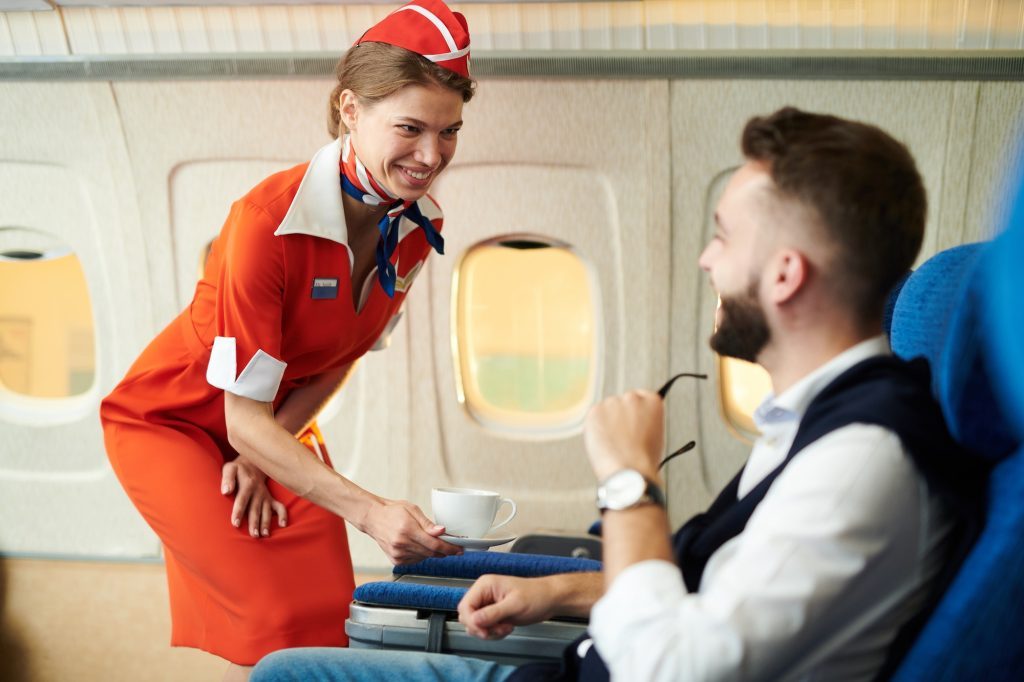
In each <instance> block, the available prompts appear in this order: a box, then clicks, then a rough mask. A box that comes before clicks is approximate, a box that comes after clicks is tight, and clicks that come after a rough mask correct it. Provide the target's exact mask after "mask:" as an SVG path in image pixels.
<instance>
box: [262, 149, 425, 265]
mask: <svg viewBox="0 0 1024 682" xmlns="http://www.w3.org/2000/svg"><path fill="white" fill-rule="evenodd" d="M340 163H341V139H340V138H339V139H337V140H335V141H334V142H331V143H330V144H328V145H326V146H324V147H321V148H320V149H319V150H318V151H317V153H316V154H314V155H313V158H312V159H311V160H310V162H309V166H308V167H307V168H306V174H305V175H303V176H302V182H300V183H299V189H298V190H297V191H296V192H295V197H294V198H293V199H292V204H291V206H289V207H288V212H287V213H286V214H285V216H284V220H282V221H281V224H280V225H278V227H277V230H275V231H274V235H275V236H281V235H285V234H308V235H312V236H314V237H323V238H324V239H330V240H331V241H335V242H338V243H339V244H344V245H345V246H348V227H347V226H346V224H345V207H344V205H343V204H342V191H341V176H340V172H341V171H340ZM416 205H417V206H418V207H419V209H420V212H421V213H422V214H423V215H424V216H426V217H427V219H429V220H431V221H437V220H439V219H440V218H441V217H442V214H441V209H440V207H439V206H438V205H437V204H436V203H435V202H434V200H433V198H431V197H430V195H427V194H425V195H423V197H422V198H421V199H419V200H418V201H417V202H416ZM417 228H418V225H416V223H414V222H413V221H411V220H409V219H408V218H406V217H404V216H403V217H402V221H401V222H400V223H399V232H398V241H399V242H401V241H402V240H403V239H405V238H406V237H407V236H408V235H410V234H412V233H413V232H415V231H416V229H417Z"/></svg>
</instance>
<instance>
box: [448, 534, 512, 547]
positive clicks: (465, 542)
mask: <svg viewBox="0 0 1024 682" xmlns="http://www.w3.org/2000/svg"><path fill="white" fill-rule="evenodd" d="M441 539H442V540H444V541H445V542H450V543H452V544H453V545H458V546H459V547H465V548H466V549H489V548H491V547H495V546H497V545H505V544H508V543H509V542H512V541H513V540H515V539H516V536H515V535H512V536H509V537H507V538H492V537H486V538H467V537H463V536H461V535H442V536H441Z"/></svg>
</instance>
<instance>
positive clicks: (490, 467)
mask: <svg viewBox="0 0 1024 682" xmlns="http://www.w3.org/2000/svg"><path fill="white" fill-rule="evenodd" d="M330 89H331V83H330V81H329V80H327V79H293V80H292V79H282V80H245V81H235V82H231V81H159V82H114V83H71V84H69V83H2V84H0V116H2V120H3V121H4V126H5V128H7V129H10V130H17V131H18V135H4V136H3V138H2V140H0V173H2V177H3V182H2V183H0V188H2V189H0V192H2V194H3V200H2V201H0V225H3V226H11V225H16V226H21V227H32V228H36V229H39V230H43V231H46V232H50V233H52V234H54V235H56V236H58V237H60V238H61V239H62V240H64V241H65V242H66V243H67V244H68V245H69V246H71V247H72V248H73V249H74V251H75V252H76V254H77V255H78V256H79V258H80V259H81V261H82V264H83V268H84V270H85V273H86V276H87V280H88V282H89V292H90V296H91V300H92V304H93V314H94V317H95V321H96V334H97V344H96V347H97V354H98V374H97V385H96V387H95V390H94V391H92V392H91V393H89V394H87V397H86V398H84V399H83V400H85V401H87V402H88V403H89V404H91V405H92V406H93V407H94V406H95V405H96V404H97V401H98V399H99V397H101V396H102V395H104V394H105V393H106V392H107V391H109V390H110V388H112V387H113V385H114V384H115V383H116V381H117V380H118V379H119V378H120V377H121V376H122V375H123V373H124V371H125V370H126V369H127V367H128V365H129V364H130V363H131V362H132V360H133V359H134V357H135V355H136V354H137V352H138V351H139V350H140V349H141V348H142V347H143V345H144V344H145V343H146V342H147V341H148V339H149V338H150V337H151V336H152V335H153V334H155V333H156V332H157V331H158V330H159V329H160V328H161V327H162V326H163V325H165V324H166V323H167V322H168V321H169V320H170V319H171V318H172V317H173V316H174V315H176V314H177V313H178V312H179V311H180V310H181V308H182V307H183V306H185V305H186V304H187V303H188V301H189V299H190V298H191V290H192V287H193V285H194V282H195V279H196V278H197V276H198V271H199V266H200V262H201V258H202V253H203V249H204V247H205V245H206V243H208V241H209V240H210V239H212V238H213V237H214V236H215V235H216V232H217V230H218V229H219V227H220V224H221V221H222V219H223V217H224V216H225V215H226V213H227V210H228V207H229V205H230V202H231V201H233V200H234V199H235V198H237V197H238V196H240V195H241V194H242V193H243V192H244V191H245V190H246V189H247V188H248V187H249V186H251V185H252V184H254V183H255V182H256V181H258V180H259V179H261V178H262V177H264V176H265V175H266V174H268V173H269V172H271V171H272V170H275V169H278V168H286V167H288V166H291V165H293V164H295V163H300V162H302V161H304V160H306V159H308V158H309V157H310V156H311V155H312V153H313V152H314V151H315V150H316V149H317V148H318V147H319V146H321V145H322V144H324V143H326V142H327V141H328V139H327V135H326V131H325V127H324V126H325V123H324V111H325V109H326V104H325V102H326V97H327V94H328V93H329V92H330ZM784 104H794V105H797V106H802V107H805V108H808V109H812V110H820V111H829V112H833V113H836V114H839V115H845V116H851V117H854V118H858V119H862V120H866V121H870V122H874V123H877V124H879V125H881V126H882V127H884V128H886V129H887V130H889V131H891V132H892V133H894V134H895V135H896V136H897V137H899V138H900V139H902V140H904V141H905V142H906V143H907V144H908V145H909V147H910V148H911V150H912V152H913V153H914V155H915V157H916V158H917V160H918V164H919V167H920V168H921V171H922V173H923V175H924V178H925V183H926V187H927V190H928V195H929V198H930V202H931V209H930V211H929V218H928V233H927V239H926V243H925V248H924V250H923V253H922V259H923V258H925V257H927V256H928V255H930V254H932V253H934V252H935V251H937V250H940V249H942V248H946V247H948V246H951V245H953V244H958V243H963V242H967V241H974V240H977V239H981V238H984V237H986V236H987V235H989V234H990V233H991V231H992V229H993V226H994V225H995V224H998V219H999V217H1000V213H999V211H1001V210H1002V208H1001V207H1000V206H1001V204H1000V202H999V201H998V198H999V194H1000V191H1001V190H1000V178H1001V174H1002V171H1003V169H1004V167H1005V166H1004V164H1005V162H1006V160H1007V154H1008V152H1009V150H1011V149H1012V148H1013V145H1012V141H1013V140H1014V139H1015V138H1014V131H1015V130H1016V128H1015V125H1016V124H1015V117H1017V116H1018V114H1019V112H1020V110H1021V109H1022V104H1024V85H1022V84H1020V83H977V82H917V83H915V82H807V81H778V80H771V81H754V80H720V81H712V80H699V81H698V80H672V81H668V80H665V79H646V80H645V79H635V80H611V79H573V80H568V79H566V80H551V79H547V80H530V79H520V78H515V79H513V78H485V79H482V80H481V82H480V86H479V91H478V95H477V97H476V98H475V99H474V100H473V101H472V102H471V103H469V104H468V105H467V106H466V109H465V120H466V126H465V128H464V132H463V133H462V135H461V141H460V147H459V151H458V155H457V157H456V161H455V163H454V164H453V165H452V166H451V167H450V168H449V170H448V171H447V174H446V176H442V178H441V179H440V180H439V181H438V185H437V187H436V195H437V197H438V199H439V201H440V203H441V204H442V206H444V207H445V209H446V225H445V235H446V240H447V244H448V251H447V254H446V255H445V256H444V257H438V256H436V255H435V256H433V257H432V258H431V259H430V261H429V264H428V266H427V269H426V271H425V274H424V276H422V277H421V278H420V279H419V281H418V283H417V284H416V286H415V287H414V291H413V293H412V294H411V296H410V297H409V299H408V303H407V305H406V316H405V318H404V319H403V321H402V323H401V324H400V325H399V327H398V329H397V332H396V334H395V336H394V338H393V343H392V347H391V348H390V349H388V350H387V351H384V352H383V353H372V354H370V356H368V357H367V358H366V359H364V360H363V361H362V362H361V363H360V365H359V366H358V368H357V370H356V372H355V373H354V375H353V377H352V378H351V380H350V382H349V385H348V386H346V387H345V388H344V389H343V391H342V392H341V394H340V395H339V398H338V401H337V403H336V405H334V406H332V409H331V410H330V414H328V415H326V418H325V419H323V420H322V421H321V426H322V428H323V430H324V433H325V436H326V438H327V442H328V448H329V450H330V451H331V453H332V456H333V458H334V460H335V462H336V466H337V467H338V469H339V470H340V471H342V472H343V473H344V474H345V475H347V476H350V477H352V478H353V479H354V480H356V481H357V482H359V483H360V484H362V485H364V486H365V487H367V488H368V489H370V490H372V491H374V492H377V493H380V494H382V495H385V496H389V497H401V498H408V499H411V500H413V501H414V502H416V503H418V504H420V505H422V506H423V507H424V508H425V509H429V490H430V488H431V487H432V486H434V485H465V486H471V487H487V488H492V489H497V490H500V491H502V492H503V493H504V494H507V495H509V496H511V497H513V498H515V499H516V500H517V501H518V502H519V503H520V515H519V518H517V520H516V521H515V522H514V525H513V526H512V528H511V530H512V531H514V532H523V531H526V530H530V529H535V528H538V527H540V528H552V527H554V528H559V529H563V530H570V531H583V530H584V529H585V528H586V526H587V525H589V523H590V522H591V521H592V520H593V519H594V518H595V513H594V511H593V506H592V490H593V484H594V480H593V477H592V475H591V474H590V472H589V467H588V466H587V465H586V462H585V457H584V453H583V448H582V438H581V437H580V436H579V434H578V432H577V433H575V434H573V435H569V436H565V437H560V438H556V439H554V440H547V441H536V440H529V439H527V440H516V439H510V438H509V437H508V436H504V435H500V434H494V433H489V432H488V431H487V430H486V429H484V428H482V427H481V426H480V425H479V424H477V423H476V422H475V421H474V420H473V419H472V417H471V416H469V414H468V413H467V412H466V411H465V410H464V409H463V407H462V406H461V405H459V404H458V403H457V401H456V399H455V385H454V384H455V379H454V376H453V368H452V355H451V333H452V332H451V321H450V314H451V310H450V296H451V293H450V286H451V281H452V272H453V268H454V266H455V264H456V262H457V258H458V255H459V254H460V253H462V252H463V251H464V250H465V249H466V248H468V247H470V246H471V245H473V244H475V243H479V242H481V241H484V240H486V239H488V238H491V237H494V236H496V235H500V234H506V233H509V232H531V233H538V234H542V235H546V236H549V237H551V238H554V239H557V240H560V241H563V242H567V243H569V244H570V245H572V246H573V248H574V249H575V250H576V251H577V252H578V254H579V255H580V257H582V258H583V259H584V260H585V261H586V262H587V263H589V265H590V266H591V267H592V268H593V270H594V272H595V273H596V281H597V282H598V285H599V289H600V299H601V315H602V318H603V345H604V349H605V353H604V356H603V358H602V359H601V366H600V369H599V373H600V377H601V382H602V383H601V393H602V394H604V395H608V394H613V393H618V392H621V391H623V390H626V389H628V388H631V387H657V386H658V385H660V384H661V383H662V382H663V381H664V380H665V379H666V378H667V377H668V376H669V375H670V373H673V372H680V371H703V372H707V373H708V374H709V375H710V377H711V378H710V380H709V381H708V382H691V383H682V384H679V385H677V387H676V388H675V389H674V391H673V394H672V396H671V397H670V400H669V409H670V421H669V432H668V443H667V445H668V446H670V447H673V448H674V447H677V446H678V445H681V444H682V443H683V442H685V441H686V440H689V439H691V438H693V439H695V440H696V441H697V443H698V447H697V450H696V451H695V453H692V454H691V455H687V456H685V457H683V458H680V459H677V460H674V461H673V463H672V464H671V465H669V471H668V480H669V487H670V497H671V500H672V504H671V515H672V517H673V521H674V522H680V521H681V520H682V519H683V518H685V517H686V516H687V515H689V514H690V513H692V512H694V511H696V510H697V509H699V508H700V507H702V506H703V505H705V504H706V503H707V501H708V499H709V498H710V496H711V494H712V492H713V491H715V490H717V489H718V488H719V487H720V486H721V485H722V484H723V483H724V482H725V481H726V480H728V478H729V477H731V475H732V474H733V473H734V472H735V470H736V468H737V467H738V466H739V464H740V463H741V462H742V460H743V458H744V457H745V456H746V453H747V451H748V445H746V444H745V443H743V442H742V441H740V440H739V439H738V438H736V437H735V436H734V435H732V434H731V433H730V432H729V430H728V428H727V427H726V426H725V424H724V422H723V420H722V418H721V415H720V412H719V408H718V398H717V395H718V393H717V392H718V386H717V376H716V373H715V361H714V357H713V355H712V354H711V353H710V351H709V350H708V348H707V344H706V339H707V337H708V335H709V334H710V332H711V324H712V320H713V309H714V298H713V296H712V294H711V293H710V291H709V290H708V286H707V283H706V278H705V277H704V275H703V274H702V273H701V272H700V271H699V269H698V268H697V267H696V260H697V257H698V255H699V253H700V250H701V248H702V247H703V244H704V243H705V242H706V240H707V239H708V237H709V234H710V232H709V230H710V222H711V221H710V215H711V212H712V210H713V208H712V207H713V203H712V202H713V199H714V198H715V194H716V193H717V192H720V190H721V180H722V178H724V177H725V176H724V175H723V174H724V173H727V172H728V171H729V169H731V168H734V167H736V166H737V165H738V164H739V163H740V162H741V159H740V155H739V151H738V144H737V143H738V136H739V131H740V130H741V128H742V125H743V123H744V122H745V121H746V119H747V118H749V117H750V116H752V115H754V114H758V113H766V112H770V111H772V110H774V109H775V108H777V107H779V106H782V105H784ZM716 180H717V183H716ZM69 414H70V415H71V416H69V417H67V418H64V419H62V420H61V421H63V423H61V424H54V425H50V426H47V427H45V428H44V427H41V426H39V425H38V423H37V422H34V421H33V420H31V419H25V418H22V417H19V416H10V415H9V414H8V415H4V416H5V417H7V418H4V419H2V420H0V440H2V441H3V442H4V443H5V446H4V447H5V452H6V454H5V462H6V464H5V465H4V469H3V471H0V499H2V500H4V502H3V507H4V513H5V517H6V518H7V519H8V523H5V524H2V526H0V549H2V550H3V551H4V552H7V553H47V554H63V555H80V556H81V555H91V556H103V557H110V558H132V557H136V558H138V557H155V556H157V552H158V543H157V542H156V541H155V540H154V538H153V537H152V536H151V534H149V532H148V530H146V529H145V527H144V525H143V524H142V522H141V521H140V520H139V518H138V517H137V515H136V514H135V512H134V510H132V509H131V508H130V506H129V504H128V502H127V500H126V498H125V497H124V494H123V493H122V492H121V491H120V489H119V487H118V486H117V484H116V481H114V480H113V478H112V475H111V474H110V472H109V468H107V465H106V463H105V461H104V459H103V454H102V445H101V436H100V433H99V427H98V424H97V421H96V418H95V412H92V411H86V412H82V411H81V410H79V412H77V413H75V412H73V411H72V412H71V413H69ZM154 456H160V455H159V454H158V453H154ZM168 456H173V455H168ZM41 509H45V510H46V512H45V513H41ZM225 522H226V520H225ZM352 541H353V553H354V559H355V562H356V564H357V565H358V566H361V567H370V568H383V567H384V562H383V559H382V555H381V553H380V552H379V550H378V549H377V548H376V546H375V545H374V543H373V541H372V540H370V539H369V538H367V537H365V536H363V535H361V534H359V533H353V535H352Z"/></svg>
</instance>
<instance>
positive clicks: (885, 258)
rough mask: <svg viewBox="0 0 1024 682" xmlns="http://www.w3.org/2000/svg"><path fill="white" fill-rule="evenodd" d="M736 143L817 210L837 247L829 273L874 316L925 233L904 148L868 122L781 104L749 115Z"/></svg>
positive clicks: (860, 310) (916, 178) (788, 192)
mask: <svg viewBox="0 0 1024 682" xmlns="http://www.w3.org/2000/svg"><path fill="white" fill-rule="evenodd" d="M742 147H743V154H744V155H745V156H746V157H747V158H748V159H751V160H755V161H762V162H766V163H767V164H768V165H769V167H770V172H771V177H772V180H773V181H774V182H775V185H776V187H777V188H778V190H779V192H781V193H782V194H783V195H784V196H788V197H791V198H794V199H796V200H798V201H799V202H800V203H801V204H803V205H804V206H806V207H808V208H810V209H812V210H813V211H814V212H815V213H817V216H818V217H819V218H820V220H821V223H822V225H823V227H824V229H825V232H826V233H827V235H828V236H829V237H831V239H832V240H833V241H834V242H835V244H836V245H837V246H838V247H839V248H838V249H837V253H836V257H835V258H834V259H833V261H832V268H833V271H831V272H829V273H827V275H828V277H829V278H831V279H832V281H833V283H834V285H835V288H836V290H837V291H840V292H842V294H843V296H844V297H848V300H849V302H850V305H851V309H852V311H853V312H854V314H855V315H857V317H858V319H859V321H861V322H874V321H877V320H880V319H881V315H882V310H883V308H884V306H885V301H886V298H887V297H888V295H889V292H890V291H891V290H892V288H893V286H894V285H895V284H896V282H897V281H899V279H900V277H901V276H902V275H903V274H905V273H906V272H907V270H908V269H909V268H910V267H911V265H913V263H914V259H915V258H917V254H918V251H919V250H920V248H921V242H922V240H923V238H924V224H925V215H926V213H927V198H926V197H925V191H924V184H923V183H922V181H921V176H920V174H919V173H918V172H917V167H916V165H915V164H914V158H913V157H912V156H911V155H910V152H909V151H908V150H907V148H906V146H904V145H903V144H901V143H900V142H897V141H896V140H895V139H893V138H892V137H891V136H890V135H888V134H887V133H885V132H884V131H882V130H881V129H879V128H877V127H875V126H872V125H867V124H865V123H858V122H856V121H848V120H845V119H841V118H838V117H836V116H827V115H822V114H811V113H807V112H804V111H800V110H799V109H795V108H793V107H786V108H784V109H780V110H779V111H777V112H775V113H774V114H771V115H770V116H766V117H757V118H753V119H751V120H750V121H749V122H748V123H747V125H746V128H744V130H743V138H742Z"/></svg>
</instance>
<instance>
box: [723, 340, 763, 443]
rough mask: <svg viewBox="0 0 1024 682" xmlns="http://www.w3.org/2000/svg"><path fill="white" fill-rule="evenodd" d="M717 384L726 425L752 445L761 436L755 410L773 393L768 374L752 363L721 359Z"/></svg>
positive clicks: (734, 359)
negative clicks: (755, 421)
mask: <svg viewBox="0 0 1024 682" xmlns="http://www.w3.org/2000/svg"><path fill="white" fill-rule="evenodd" d="M718 381H719V386H721V388H722V394H721V401H722V414H723V416H724V417H725V421H726V423H727V424H728V425H729V427H730V428H731V429H732V430H733V431H734V432H735V433H736V435H738V436H739V437H740V438H741V439H742V440H746V441H750V442H753V441H754V439H755V438H757V436H758V435H759V433H758V430H757V426H755V425H754V410H756V409H757V406H758V405H760V404H761V401H762V400H764V397H765V396H766V395H767V394H768V392H769V391H771V390H772V384H771V378H770V377H769V376H768V372H766V371H764V369H763V368H762V367H761V366H760V365H755V364H754V363H751V362H744V361H743V360H737V359H736V358H723V357H719V360H718Z"/></svg>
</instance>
